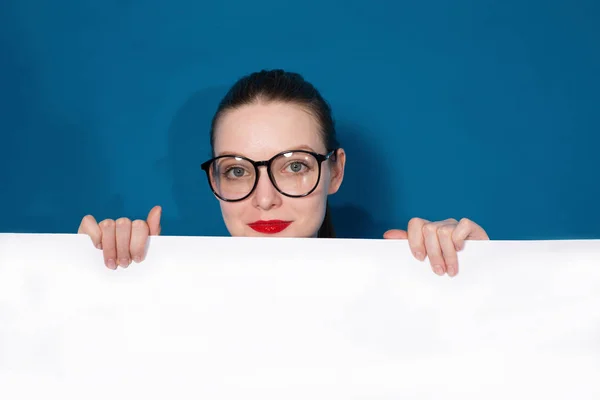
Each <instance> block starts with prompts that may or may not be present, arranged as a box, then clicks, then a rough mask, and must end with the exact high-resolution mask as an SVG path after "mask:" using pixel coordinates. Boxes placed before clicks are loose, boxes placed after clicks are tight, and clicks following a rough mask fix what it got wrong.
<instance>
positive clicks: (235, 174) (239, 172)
mask: <svg viewBox="0 0 600 400" xmlns="http://www.w3.org/2000/svg"><path fill="white" fill-rule="evenodd" d="M245 174H246V170H245V169H244V168H242V167H230V168H228V169H227V170H226V171H225V173H224V174H223V175H225V177H226V178H228V179H237V178H242V177H244V175H245Z"/></svg>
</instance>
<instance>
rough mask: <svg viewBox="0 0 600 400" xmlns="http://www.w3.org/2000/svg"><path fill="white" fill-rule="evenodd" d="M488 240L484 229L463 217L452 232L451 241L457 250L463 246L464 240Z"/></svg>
mask: <svg viewBox="0 0 600 400" xmlns="http://www.w3.org/2000/svg"><path fill="white" fill-rule="evenodd" d="M467 239H470V240H489V237H488V234H487V233H486V232H485V230H484V229H483V228H482V227H481V226H479V225H477V224H476V223H475V222H473V221H471V220H470V219H467V218H463V219H461V220H460V222H459V223H458V225H457V226H456V229H454V232H453V233H452V241H453V242H454V247H455V248H456V250H457V251H460V250H462V249H463V248H464V247H465V240H467Z"/></svg>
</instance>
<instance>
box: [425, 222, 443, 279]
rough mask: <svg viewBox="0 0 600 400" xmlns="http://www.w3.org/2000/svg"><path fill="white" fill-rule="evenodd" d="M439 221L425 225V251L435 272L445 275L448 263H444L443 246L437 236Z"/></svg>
mask: <svg viewBox="0 0 600 400" xmlns="http://www.w3.org/2000/svg"><path fill="white" fill-rule="evenodd" d="M438 226H439V223H435V222H434V223H429V224H425V225H424V226H423V240H424V243H425V251H426V252H427V257H429V262H430V264H431V268H432V269H433V272H435V273H436V274H438V275H444V273H445V272H446V264H445V263H444V256H443V254H442V248H441V247H440V242H439V240H438V236H437V230H438Z"/></svg>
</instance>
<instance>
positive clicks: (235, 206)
mask: <svg viewBox="0 0 600 400" xmlns="http://www.w3.org/2000/svg"><path fill="white" fill-rule="evenodd" d="M219 203H220V205H221V214H222V215H223V222H225V226H226V227H227V230H228V231H229V233H230V234H231V236H240V235H242V233H243V228H244V227H243V224H242V222H241V221H242V218H241V215H242V213H243V210H244V209H245V206H244V204H245V202H240V203H228V202H226V201H222V200H219Z"/></svg>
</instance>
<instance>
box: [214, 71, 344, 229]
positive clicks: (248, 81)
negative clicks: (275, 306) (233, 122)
mask: <svg viewBox="0 0 600 400" xmlns="http://www.w3.org/2000/svg"><path fill="white" fill-rule="evenodd" d="M257 100H263V101H282V102H289V103H295V104H298V105H300V106H303V107H305V108H306V109H307V110H308V111H310V112H311V113H312V114H313V115H314V117H315V118H316V120H317V121H318V122H319V125H320V127H321V137H322V139H323V142H324V143H325V147H326V148H327V151H331V150H335V149H337V148H338V147H339V144H338V142H337V138H336V132H335V125H334V121H333V117H332V115H331V107H330V106H329V104H328V103H327V102H326V101H325V99H324V98H323V97H322V96H321V94H320V93H319V91H318V90H317V89H316V88H315V87H314V86H313V85H312V84H311V83H309V82H307V81H306V80H305V79H304V78H303V77H302V76H301V75H300V74H297V73H294V72H286V71H283V70H280V69H277V70H262V71H260V72H254V73H252V74H250V75H247V76H244V77H243V78H241V79H240V80H238V81H237V82H236V83H235V84H234V85H233V86H232V87H231V89H229V91H228V92H227V94H225V97H223V99H222V100H221V102H220V103H219V107H218V109H217V112H216V113H215V116H214V117H213V120H212V124H211V129H210V145H211V148H213V153H214V144H215V128H216V125H217V123H218V121H219V118H220V117H221V116H222V115H223V113H225V112H226V111H228V110H232V109H236V108H238V107H241V106H243V105H247V104H252V103H254V102H256V101H257ZM332 160H333V161H335V160H336V158H335V157H332ZM317 236H318V237H320V238H333V237H335V230H334V229H333V222H332V220H331V212H330V209H329V202H328V203H327V206H326V210H325V218H324V219H323V223H322V224H321V228H319V232H318V235H317Z"/></svg>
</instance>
